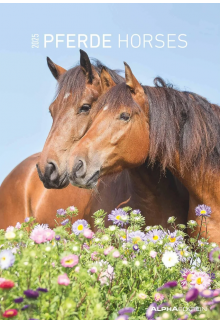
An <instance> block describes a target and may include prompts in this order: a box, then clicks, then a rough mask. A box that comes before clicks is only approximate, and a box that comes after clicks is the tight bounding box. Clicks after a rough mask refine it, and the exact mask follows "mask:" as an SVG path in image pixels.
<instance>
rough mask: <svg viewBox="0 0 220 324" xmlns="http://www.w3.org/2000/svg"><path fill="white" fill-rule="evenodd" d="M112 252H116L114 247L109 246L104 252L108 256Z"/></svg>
mask: <svg viewBox="0 0 220 324" xmlns="http://www.w3.org/2000/svg"><path fill="white" fill-rule="evenodd" d="M112 250H114V246H109V247H107V248H106V249H105V250H104V254H105V255H108V254H109V253H110V252H111V251H112Z"/></svg>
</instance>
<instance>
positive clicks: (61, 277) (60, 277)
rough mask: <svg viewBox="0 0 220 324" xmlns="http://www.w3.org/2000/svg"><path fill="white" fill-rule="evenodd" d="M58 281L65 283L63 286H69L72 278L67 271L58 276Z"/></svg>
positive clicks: (61, 283) (60, 283)
mask: <svg viewBox="0 0 220 324" xmlns="http://www.w3.org/2000/svg"><path fill="white" fill-rule="evenodd" d="M57 282H58V284H59V285H63V286H68V285H69V284H70V280H69V278H68V276H67V274H66V273H64V274H63V275H60V276H59V277H58V280H57Z"/></svg>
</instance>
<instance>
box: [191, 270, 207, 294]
mask: <svg viewBox="0 0 220 324" xmlns="http://www.w3.org/2000/svg"><path fill="white" fill-rule="evenodd" d="M211 282H212V280H211V279H210V276H209V275H208V274H207V273H205V272H197V271H195V272H194V274H193V275H192V280H191V282H190V284H191V285H192V286H193V287H194V288H197V289H198V290H199V291H201V290H204V289H207V288H208V287H209V286H210V284H211Z"/></svg>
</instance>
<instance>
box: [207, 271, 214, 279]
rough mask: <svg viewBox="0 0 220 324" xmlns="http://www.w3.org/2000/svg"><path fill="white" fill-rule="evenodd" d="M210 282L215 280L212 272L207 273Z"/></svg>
mask: <svg viewBox="0 0 220 324" xmlns="http://www.w3.org/2000/svg"><path fill="white" fill-rule="evenodd" d="M207 274H208V275H209V277H210V279H211V280H215V274H214V273H213V272H207Z"/></svg>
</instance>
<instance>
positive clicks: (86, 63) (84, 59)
mask: <svg viewBox="0 0 220 324" xmlns="http://www.w3.org/2000/svg"><path fill="white" fill-rule="evenodd" d="M80 65H81V68H82V70H83V72H84V73H85V74H86V77H87V79H88V83H92V80H93V78H94V76H93V73H92V64H91V62H90V59H89V57H88V54H87V53H86V52H84V51H83V50H80Z"/></svg>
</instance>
